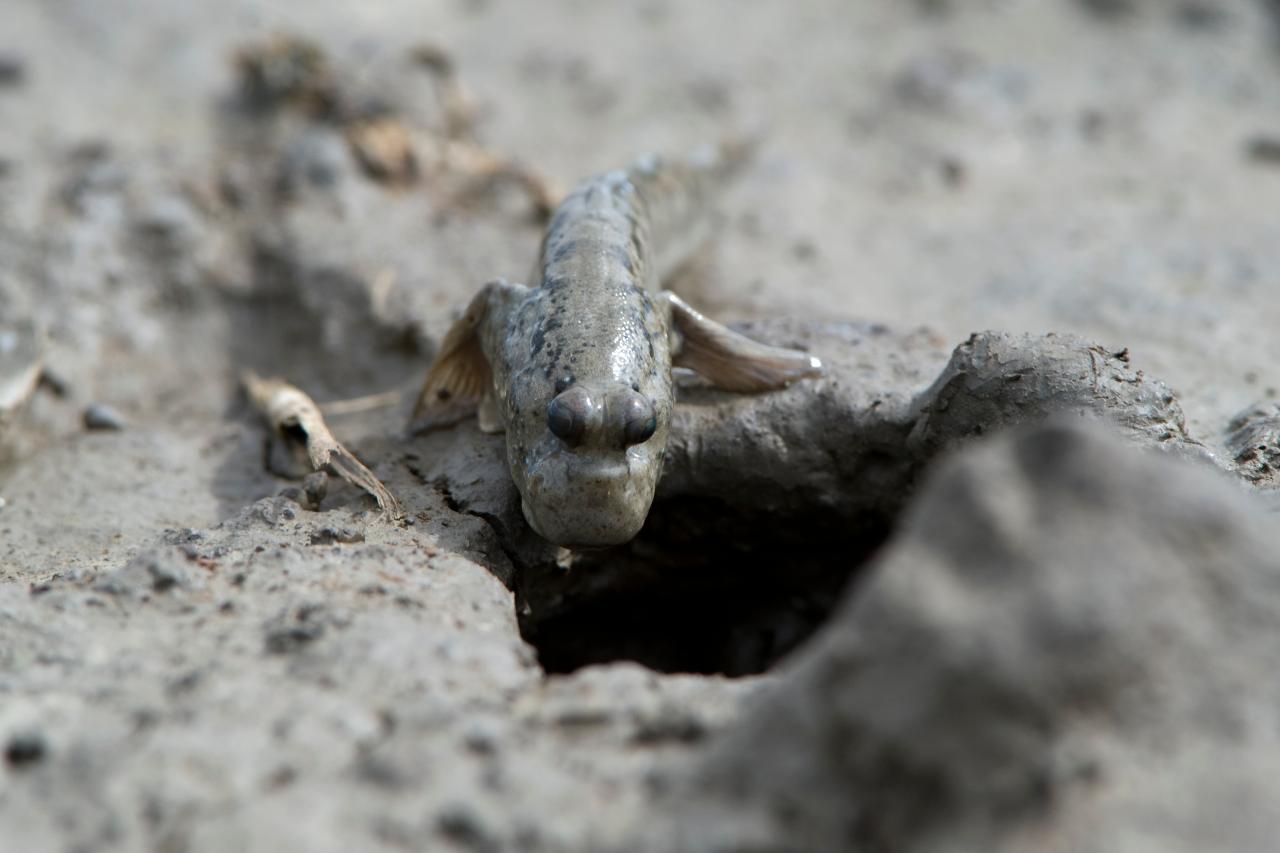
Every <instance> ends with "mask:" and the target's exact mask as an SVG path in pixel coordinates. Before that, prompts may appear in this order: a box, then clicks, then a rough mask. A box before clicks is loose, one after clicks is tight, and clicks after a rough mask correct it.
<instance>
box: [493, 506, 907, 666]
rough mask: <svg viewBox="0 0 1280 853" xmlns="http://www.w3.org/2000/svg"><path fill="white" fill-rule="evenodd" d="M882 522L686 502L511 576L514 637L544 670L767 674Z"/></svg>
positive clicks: (821, 611) (846, 576)
mask: <svg viewBox="0 0 1280 853" xmlns="http://www.w3.org/2000/svg"><path fill="white" fill-rule="evenodd" d="M890 524H891V519H890V517H889V515H888V514H884V515H867V516H864V517H861V518H857V519H844V518H839V517H835V516H833V515H830V514H828V515H827V516H825V517H824V516H823V515H822V514H821V512H820V511H815V513H814V514H813V515H807V516H803V517H791V518H776V517H773V518H771V517H767V516H763V515H756V514H749V513H748V514H744V513H741V512H739V511H737V510H735V509H734V508H732V507H730V506H728V505H727V504H725V503H724V502H723V501H719V500H715V499H709V498H693V497H683V498H675V499H671V500H667V501H662V502H659V503H657V504H655V505H654V508H653V510H652V512H651V513H650V515H649V520H648V522H647V523H646V525H645V527H644V530H643V531H642V532H641V534H640V536H639V537H637V538H636V539H635V540H633V541H632V542H630V543H628V544H627V545H624V546H620V547H618V548H611V549H607V550H604V551H598V552H586V553H582V554H576V555H574V557H573V559H572V564H571V566H569V567H568V568H566V567H565V566H564V565H562V564H556V563H553V562H543V563H538V564H535V565H530V566H525V567H523V568H522V569H521V571H519V573H518V574H517V580H516V584H517V585H516V601H517V615H518V616H519V620H520V631H521V634H522V635H523V637H524V639H525V640H526V641H527V642H529V643H530V644H531V645H533V646H534V647H535V648H536V649H537V651H538V660H539V663H540V664H541V665H542V667H543V669H544V670H545V671H547V672H549V673H568V672H573V671H574V670H576V669H579V668H581V667H584V666H588V665H591V664H598V663H609V662H612V661H621V660H631V661H635V662H637V663H640V664H643V665H644V666H647V667H649V668H650V669H654V670H657V671H659V672H669V673H702V674H720V675H726V676H731V677H732V676H744V675H753V674H756V673H760V672H764V671H765V670H767V669H768V668H769V667H771V666H772V665H773V664H774V663H776V662H777V661H778V660H779V659H781V658H782V657H784V656H785V655H787V654H788V653H790V652H791V651H793V650H795V649H796V648H798V647H799V646H801V645H802V644H803V643H804V641H805V640H806V639H808V637H809V636H810V635H812V634H813V632H814V631H816V630H817V629H818V628H819V627H820V626H821V625H822V623H823V622H824V621H826V619H827V617H828V616H829V615H830V614H831V613H832V611H833V609H834V608H835V606H836V604H837V603H838V602H839V601H840V599H841V596H842V594H843V592H844V591H845V589H846V588H847V587H848V586H849V584H850V583H851V582H854V581H856V578H857V576H858V570H859V568H860V567H862V566H863V565H864V564H865V563H866V562H867V560H868V558H869V557H870V556H871V555H872V554H873V553H874V552H875V551H876V550H877V549H878V548H879V546H880V545H881V544H882V543H884V541H885V540H886V539H887V538H888V535H889V530H890Z"/></svg>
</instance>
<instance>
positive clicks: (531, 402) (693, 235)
mask: <svg viewBox="0 0 1280 853" xmlns="http://www.w3.org/2000/svg"><path fill="white" fill-rule="evenodd" d="M739 157H740V152H738V151H735V150H731V149H723V148H722V149H717V150H715V151H708V152H706V153H703V154H699V155H695V156H694V157H692V158H689V159H687V160H680V161H663V160H660V159H658V158H654V157H647V158H643V159H641V160H640V161H638V162H637V163H636V164H634V165H633V166H632V167H631V168H629V169H626V170H620V171H614V172H609V173H607V174H604V175H601V176H599V177H596V178H593V179H591V180H588V181H586V182H585V183H583V184H582V185H581V186H579V187H578V188H577V189H576V190H575V191H574V192H573V193H571V194H570V195H569V196H568V198H566V199H565V201H564V202H563V203H562V204H561V205H560V207H559V208H558V210H557V211H556V213H555V216H554V218H553V220H552V222H551V225H550V227H549V228H548V231H547V235H546V238H545V240H544V241H543V247H542V254H541V264H540V266H541V283H540V286H539V287H537V288H532V289H527V288H522V287H519V286H518V285H508V284H504V283H494V284H491V285H489V286H488V287H489V288H490V303H489V309H488V311H487V313H486V318H485V321H484V323H483V325H482V327H481V328H480V329H479V330H478V331H479V334H480V342H481V347H482V349H483V350H484V352H485V355H486V356H487V357H488V359H489V363H490V366H491V368H492V371H493V389H494V395H495V402H496V404H497V414H498V416H499V418H500V420H501V422H502V425H503V427H504V428H505V430H506V435H507V457H508V462H509V465H510V469H511V476H512V478H513V480H514V481H515V484H516V487H517V488H518V489H519V491H520V494H521V497H522V499H523V508H524V515H525V518H526V519H527V520H528V522H529V524H530V525H532V526H533V528H534V529H535V530H536V531H537V532H538V533H539V534H540V535H542V536H543V537H545V538H546V539H549V540H551V541H552V542H555V543H557V544H560V545H564V546H567V547H599V546H606V545H613V544H618V543H621V542H625V541H627V540H629V539H631V538H632V537H633V536H635V534H636V533H637V532H639V530H640V528H641V526H642V525H643V524H644V520H645V516H646V515H647V514H648V511H649V506H650V504H651V503H652V501H653V495H654V490H655V488H656V487H657V482H658V477H659V475H660V473H661V470H662V459H663V454H664V452H665V449H666V443H667V430H668V425H669V422H670V418H671V410H672V407H673V405H674V395H673V393H672V378H671V367H672V349H673V334H672V330H671V306H670V304H669V302H668V301H667V300H666V299H664V298H663V297H662V296H661V295H660V294H659V293H658V291H657V288H658V285H659V282H660V281H661V279H662V278H663V277H664V276H665V275H667V274H668V273H670V272H671V270H672V269H673V267H675V266H676V265H678V264H679V263H680V262H681V261H683V260H684V259H685V258H686V257H687V256H688V254H689V252H690V251H691V250H692V249H693V248H695V247H696V246H697V245H698V243H699V242H701V241H702V240H703V239H705V237H706V232H707V228H708V225H709V222H708V219H709V217H708V213H709V203H710V198H711V196H712V195H713V194H714V190H715V189H716V187H717V186H718V185H719V184H720V183H721V182H722V181H723V179H724V178H725V177H726V176H727V174H728V173H729V172H730V171H731V169H732V167H733V166H734V164H735V163H736V161H737V160H738V159H739ZM573 385H577V386H581V387H582V388H585V389H586V390H587V391H588V392H589V394H590V395H591V398H592V399H593V400H595V401H597V402H598V403H599V404H600V406H601V420H600V422H599V423H598V424H597V427H598V428H596V429H594V430H592V432H591V434H590V435H589V436H588V437H587V440H586V441H584V442H583V443H582V444H581V445H579V446H575V447H569V446H567V445H566V444H565V442H563V441H562V440H561V439H560V438H558V437H557V436H556V435H554V434H553V433H552V432H551V430H550V429H549V428H548V424H547V409H548V404H549V403H550V402H551V400H552V399H553V398H555V397H556V395H557V394H558V393H559V392H560V391H563V390H564V389H565V388H567V387H570V386H573ZM637 393H638V394H640V395H643V396H644V397H645V398H647V400H648V401H649V402H651V403H652V406H653V412H654V415H655V416H656V422H657V423H656V429H655V430H654V432H653V435H652V437H651V438H649V439H648V440H647V441H644V442H642V443H639V444H633V445H631V446H629V447H628V446H626V442H625V440H624V438H623V434H622V430H623V424H622V419H621V414H620V413H621V412H622V411H623V409H624V407H625V405H626V404H627V403H628V399H629V398H630V397H631V395H634V394H637Z"/></svg>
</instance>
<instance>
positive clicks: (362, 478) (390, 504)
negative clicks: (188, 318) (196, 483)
mask: <svg viewBox="0 0 1280 853" xmlns="http://www.w3.org/2000/svg"><path fill="white" fill-rule="evenodd" d="M241 381H242V382H243V383H244V387H245V391H247V392H248V394H249V398H250V399H251V400H252V401H253V404H254V405H255V406H257V408H258V411H260V412H261V413H262V415H263V417H264V418H266V420H267V422H268V423H269V424H271V427H272V429H274V430H276V432H278V433H279V434H280V435H281V436H288V434H289V433H290V432H291V431H292V430H295V429H296V430H301V431H302V433H303V434H304V435H305V436H306V442H307V456H308V457H309V458H310V459H311V465H312V467H313V468H315V470H317V471H321V470H324V469H325V468H326V467H328V468H331V469H332V470H333V471H334V473H336V474H337V475H338V476H339V477H341V478H342V479H344V480H346V481H347V482H348V483H351V484H352V485H354V486H357V487H359V488H361V489H363V490H364V491H366V492H368V493H369V494H370V495H372V496H373V499H374V500H376V501H377V502H378V507H379V508H380V509H381V510H382V512H383V513H384V514H385V515H387V516H389V517H390V518H393V519H400V518H403V517H404V510H403V509H402V508H401V507H400V502H399V501H397V500H396V499H395V496H394V495H392V494H391V492H389V491H388V490H387V487H386V486H384V485H382V482H381V481H380V480H379V479H378V478H377V477H376V476H374V474H373V472H372V471H370V470H369V469H368V468H366V467H365V466H364V463H362V462H361V461H360V460H359V459H357V458H356V457H355V456H354V455H353V454H352V453H351V451H349V450H347V449H346V448H345V447H343V446H342V444H341V443H340V442H339V441H338V440H337V439H336V438H334V437H333V433H331V432H330V431H329V427H328V426H327V425H326V424H325V422H324V416H323V415H321V414H320V408H319V407H318V406H317V405H316V404H315V402H314V401H313V400H312V399H311V398H310V397H308V396H307V395H306V394H305V393H304V392H302V391H301V390H299V389H298V388H295V387H294V386H292V385H290V384H289V383H287V382H282V381H280V380H279V379H263V378H262V377H260V376H258V375H257V374H256V373H254V372H253V371H251V370H250V371H246V372H245V374H244V376H243V377H242V380H241Z"/></svg>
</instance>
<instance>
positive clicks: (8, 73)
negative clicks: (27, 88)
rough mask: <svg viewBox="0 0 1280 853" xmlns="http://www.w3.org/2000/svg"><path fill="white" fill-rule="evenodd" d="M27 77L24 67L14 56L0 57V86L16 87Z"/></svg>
mask: <svg viewBox="0 0 1280 853" xmlns="http://www.w3.org/2000/svg"><path fill="white" fill-rule="evenodd" d="M26 75H27V69H26V66H25V65H24V64H23V62H22V60H21V59H19V58H18V57H16V56H8V55H0V86H17V85H19V84H20V83H22V81H23V79H24V78H25V77H26Z"/></svg>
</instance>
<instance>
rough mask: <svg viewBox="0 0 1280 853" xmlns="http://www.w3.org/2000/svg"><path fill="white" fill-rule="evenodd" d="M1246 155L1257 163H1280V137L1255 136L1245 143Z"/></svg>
mask: <svg viewBox="0 0 1280 853" xmlns="http://www.w3.org/2000/svg"><path fill="white" fill-rule="evenodd" d="M1245 155H1246V156H1247V157H1248V158H1249V159H1250V160H1252V161H1253V162H1255V163H1266V164H1267V165H1276V164H1278V163H1280V137H1275V136H1255V137H1253V138H1252V139H1250V140H1248V142H1246V143H1245Z"/></svg>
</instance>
